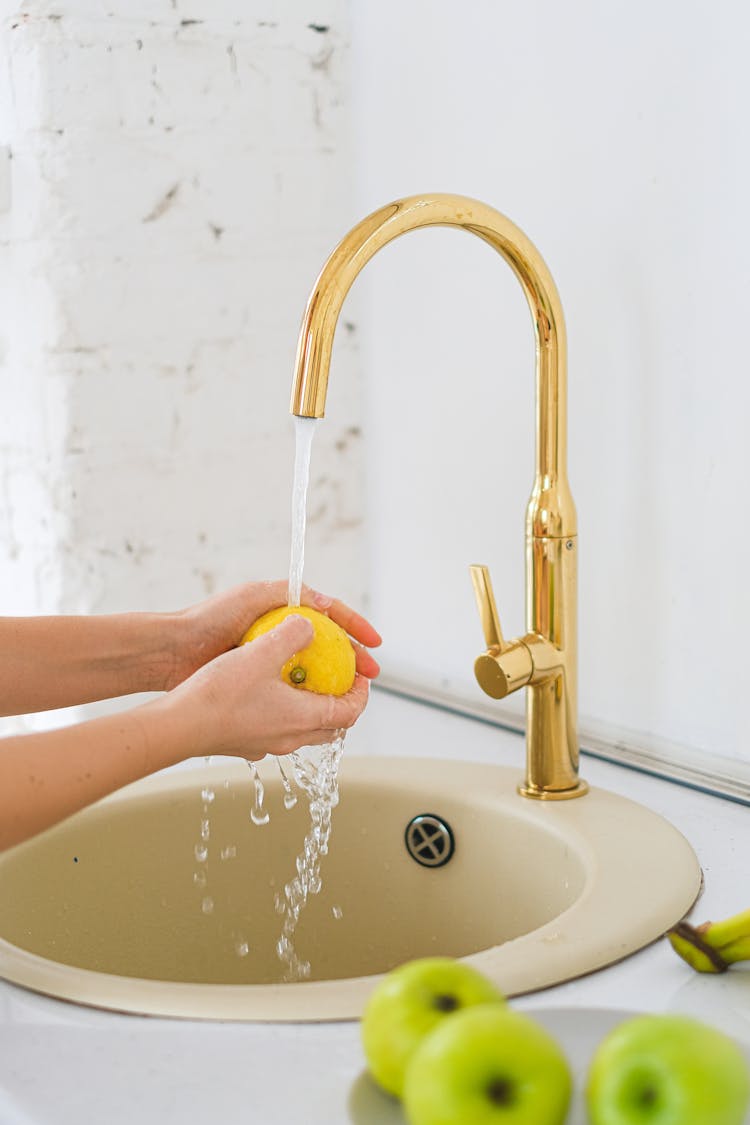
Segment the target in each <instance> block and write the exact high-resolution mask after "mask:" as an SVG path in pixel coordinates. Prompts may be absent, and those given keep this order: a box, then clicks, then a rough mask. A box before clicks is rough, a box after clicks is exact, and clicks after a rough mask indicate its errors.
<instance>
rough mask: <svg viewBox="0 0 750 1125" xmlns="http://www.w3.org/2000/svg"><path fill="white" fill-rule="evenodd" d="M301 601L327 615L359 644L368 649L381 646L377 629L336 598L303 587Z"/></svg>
mask: <svg viewBox="0 0 750 1125" xmlns="http://www.w3.org/2000/svg"><path fill="white" fill-rule="evenodd" d="M302 601H303V602H304V604H305V605H309V606H312V608H313V609H319V610H320V611H321V613H325V614H327V615H328V617H330V619H331V621H335V622H336V624H337V625H340V626H341V628H342V629H344V630H345V631H346V632H347V633H348V634H349V636H350V637H354V639H355V641H359V643H360V644H362V645H367V647H368V648H377V646H378V645H379V644H382V641H383V638H382V637H381V636H380V633H379V632H378V631H377V629H375V628H374V627H373V626H372V625H371V624H370V622H369V621H368V620H367V619H366V618H364V617H362V615H361V614H359V613H357V612H356V611H355V610H353V609H352V608H351V607H350V606H348V605H345V603H344V602H341V601H339V599H338V598H329V597H328V595H327V594H320V593H318V591H317V590H313V589H311V588H310V587H309V586H304V587H303V589H302Z"/></svg>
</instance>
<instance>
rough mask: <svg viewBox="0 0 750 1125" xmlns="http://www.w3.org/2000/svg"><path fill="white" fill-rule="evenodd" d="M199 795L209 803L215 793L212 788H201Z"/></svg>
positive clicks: (213, 798)
mask: <svg viewBox="0 0 750 1125" xmlns="http://www.w3.org/2000/svg"><path fill="white" fill-rule="evenodd" d="M201 797H202V798H203V800H204V801H205V802H206V804H207V805H210V804H211V802H212V801H213V800H215V798H216V794H215V793H214V791H213V789H203V790H201Z"/></svg>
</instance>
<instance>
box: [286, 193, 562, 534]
mask: <svg viewBox="0 0 750 1125" xmlns="http://www.w3.org/2000/svg"><path fill="white" fill-rule="evenodd" d="M431 226H447V227H457V228H460V229H463V230H467V231H469V232H471V233H472V234H475V235H477V236H478V237H479V238H481V239H483V240H484V241H485V242H488V243H489V244H490V246H493V247H494V248H495V250H497V251H498V252H499V253H500V254H502V256H503V257H504V258H505V260H506V261H507V262H508V263H509V265H510V267H511V269H512V270H513V272H514V273H515V275H516V277H517V278H518V280H519V281H520V283H521V287H522V289H523V291H524V293H525V294H526V299H527V301H528V304H529V308H530V310H531V315H532V319H533V322H534V331H535V334H536V476H535V482H534V489H533V492H532V496H531V500H530V503H529V508H528V512H527V528H528V529H529V531H530V532H531V534H533V535H543V536H553V537H560V536H566V535H574V534H575V531H576V517H575V507H574V505H573V500H572V497H571V495H570V490H569V488H568V484H567V473H566V456H567V448H566V444H567V419H566V402H567V390H566V378H567V373H566V341H565V321H564V317H563V312H562V305H561V303H560V297H559V295H558V292H557V288H556V286H555V283H554V281H553V279H552V276H551V274H550V272H549V270H548V269H547V266H546V265H545V263H544V260H543V258H542V256H541V254H540V253H539V251H538V250H537V249H536V247H535V246H534V245H533V243H532V242H530V241H529V239H528V238H527V237H526V235H525V234H524V233H523V231H521V230H520V229H519V228H518V227H517V226H516V225H515V224H514V223H512V222H511V221H510V219H508V218H506V217H505V215H503V214H501V213H500V212H499V211H496V210H495V209H494V208H492V207H489V206H488V205H487V204H485V203H481V202H479V201H477V200H474V199H469V198H466V197H464V196H460V195H447V194H436V195H430V196H410V197H408V198H406V199H400V200H397V201H396V202H394V203H390V204H388V205H387V206H386V207H381V208H380V210H378V211H375V212H373V214H371V215H368V217H367V218H366V219H363V220H362V222H361V223H359V224H358V225H357V226H356V227H354V229H353V230H351V231H350V232H349V234H348V235H346V237H345V238H344V239H342V241H341V242H340V243H339V245H338V246H337V247H336V249H335V250H334V251H333V253H332V254H331V255H330V257H329V258H328V261H327V262H326V263H325V265H324V266H323V269H322V270H321V272H320V275H319V276H318V279H317V281H316V283H315V286H314V288H313V291H312V293H311V295H310V299H309V301H308V303H307V308H306V309H305V314H304V317H303V321H302V327H301V329H300V335H299V342H298V345H297V359H296V373H295V378H294V386H293V390H292V402H291V410H292V413H293V414H298V415H302V416H303V417H308V418H322V417H323V415H324V413H325V402H326V394H327V390H328V373H329V367H330V362H331V351H332V348H333V337H334V333H335V330H336V324H337V321H338V317H339V313H340V312H341V307H342V305H343V303H344V300H345V298H346V295H347V293H348V292H349V289H350V288H351V286H352V284H353V282H354V280H355V278H356V277H357V275H358V274H359V272H360V271H361V270H362V268H363V267H364V266H365V265H366V264H367V262H369V260H370V258H372V257H373V255H374V254H375V253H376V252H377V251H378V250H379V249H380V248H381V247H382V246H385V245H386V243H388V242H392V241H393V239H394V238H398V237H399V236H400V235H402V234H406V232H407V231H411V230H418V229H419V228H420V227H431Z"/></svg>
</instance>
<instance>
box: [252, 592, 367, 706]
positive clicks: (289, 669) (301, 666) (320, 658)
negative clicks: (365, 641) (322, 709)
mask: <svg viewBox="0 0 750 1125" xmlns="http://www.w3.org/2000/svg"><path fill="white" fill-rule="evenodd" d="M293 613H294V614H297V615H298V616H299V617H306V618H307V619H308V620H309V621H311V622H312V625H313V629H314V630H315V636H314V637H313V639H312V642H311V643H310V644H309V645H308V646H307V648H303V649H302V650H301V651H300V652H296V653H295V654H294V656H293V657H292V659H291V660H288V661H287V663H286V664H285V665H284V667H283V668H282V669H281V675H282V678H283V679H285V680H286V682H287V683H288V684H291V685H292V686H293V687H301V688H305V690H306V691H316V692H318V693H319V694H320V695H346V693H347V692H348V691H349V690H350V688H351V686H352V684H353V683H354V675H355V670H356V669H355V663H356V661H355V656H354V649H353V648H352V643H351V641H350V640H349V638H348V636H347V635H346V633H345V632H344V630H343V629H342V628H341V626H340V625H337V624H336V622H335V621H331V619H330V617H326V615H325V614H324V613H319V612H318V610H317V609H310V608H309V607H308V606H306V605H284V606H281V607H280V608H279V609H272V610H270V611H269V612H268V613H264V614H263V616H262V617H259V618H258V620H257V621H255V622H254V623H253V624H252V625H251V626H250V628H249V629H248V631H247V632H246V633H245V635H244V637H243V638H242V643H243V644H247V643H248V642H249V641H254V640H255V638H256V637H260V636H262V634H263V633H267V632H268V631H269V629H273V628H274V627H275V626H276V625H278V624H280V622H282V621H283V620H284V619H285V618H286V617H289V615H290V614H293Z"/></svg>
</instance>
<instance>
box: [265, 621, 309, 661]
mask: <svg viewBox="0 0 750 1125" xmlns="http://www.w3.org/2000/svg"><path fill="white" fill-rule="evenodd" d="M312 639H313V627H312V625H311V623H310V622H309V621H308V620H307V618H306V617H300V616H299V615H298V614H290V615H289V617H286V618H285V619H284V620H283V621H282V622H281V623H280V624H279V625H277V626H276V627H275V628H274V629H271V630H270V632H268V633H264V634H263V635H262V636H260V637H257V638H256V639H255V640H254V641H253V643H252V646H249V647H252V648H253V649H255V651H256V653H257V652H258V651H260V652H261V653H262V654H263V655H264V656H266V657H267V658H268V660H269V662H271V663H272V664H273V665H274V666H275V667H278V668H283V666H284V665H285V664H286V662H287V660H291V659H292V657H293V656H294V654H295V652H299V651H300V650H301V649H303V648H307V646H308V645H309V644H310V643H311V641H312Z"/></svg>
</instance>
